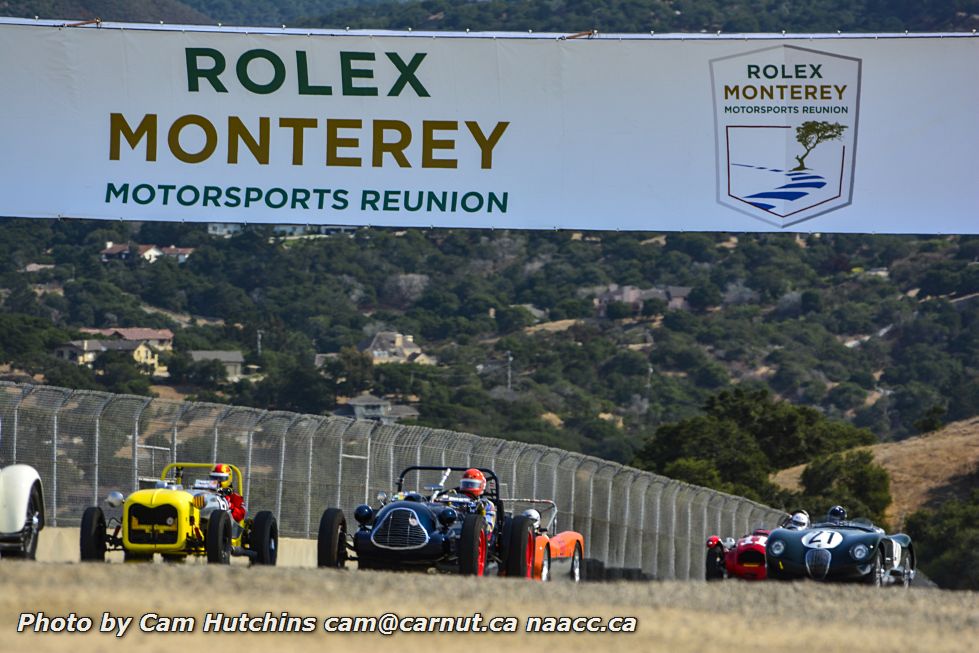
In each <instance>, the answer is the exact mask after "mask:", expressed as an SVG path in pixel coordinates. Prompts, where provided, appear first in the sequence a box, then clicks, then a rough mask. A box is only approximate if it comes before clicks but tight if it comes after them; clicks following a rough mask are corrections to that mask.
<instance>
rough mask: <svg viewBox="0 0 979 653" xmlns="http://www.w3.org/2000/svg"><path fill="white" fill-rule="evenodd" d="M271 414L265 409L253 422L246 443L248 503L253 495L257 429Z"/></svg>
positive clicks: (246, 501)
mask: <svg viewBox="0 0 979 653" xmlns="http://www.w3.org/2000/svg"><path fill="white" fill-rule="evenodd" d="M268 416H269V411H267V410H263V411H262V414H261V417H259V418H258V419H256V420H255V421H254V422H252V425H251V427H249V429H248V444H247V445H246V447H247V450H246V451H245V504H246V505H247V504H248V498H249V497H250V496H251V491H252V448H253V446H254V441H255V431H256V429H258V427H260V426H261V425H262V422H264V421H265V418H266V417H268Z"/></svg>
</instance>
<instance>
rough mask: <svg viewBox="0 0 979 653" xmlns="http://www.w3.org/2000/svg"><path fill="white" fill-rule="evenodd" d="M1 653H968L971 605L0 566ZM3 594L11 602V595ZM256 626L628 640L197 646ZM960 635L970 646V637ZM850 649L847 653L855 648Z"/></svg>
mask: <svg viewBox="0 0 979 653" xmlns="http://www.w3.org/2000/svg"><path fill="white" fill-rule="evenodd" d="M0 587H2V589H3V591H2V592H0V650H4V651H15V650H31V651H32V652H33V653H45V652H48V651H69V650H70V651H72V652H73V653H89V652H95V651H99V652H101V651H106V650H111V649H113V648H119V649H121V648H123V647H125V649H126V650H139V651H141V653H155V652H161V653H162V652H164V651H166V652H167V653H170V652H172V651H173V650H176V649H180V650H202V647H205V646H206V647H208V649H207V650H218V649H215V648H212V647H219V648H220V649H223V650H236V649H239V648H240V647H242V646H244V647H245V649H246V650H247V649H248V648H251V647H260V648H261V649H263V650H265V649H275V648H285V650H289V651H323V650H343V649H352V648H355V647H356V648H359V649H362V650H368V651H372V650H381V649H382V648H383V649H385V650H397V651H399V653H413V652H416V651H418V652H421V651H430V650H432V649H433V648H442V647H450V648H449V649H448V650H455V647H460V646H464V647H465V648H466V650H471V651H494V652H495V651H499V650H501V648H503V647H505V648H506V649H510V650H531V649H533V650H548V649H554V648H558V649H560V650H563V651H589V652H594V651H595V650H596V648H598V649H601V648H605V649H609V648H610V647H613V646H614V647H615V650H616V651H617V653H633V652H636V653H638V652H640V651H642V652H643V653H647V652H655V651H669V652H671V653H672V652H676V653H684V652H687V651H690V652H694V651H696V652H700V651H708V650H736V649H737V650H746V649H747V650H752V651H759V652H763V651H779V652H782V651H785V650H792V649H798V648H799V647H800V646H805V648H806V649H807V650H818V651H821V652H834V651H852V650H855V649H857V648H858V649H859V650H860V651H862V652H871V651H880V652H882V653H883V652H887V653H891V652H892V651H895V650H901V651H931V652H936V653H942V652H953V651H967V650H972V647H973V646H974V640H975V634H976V632H977V631H979V594H977V593H974V592H944V591H940V590H912V591H904V590H898V589H888V590H873V589H872V588H866V587H857V586H831V585H818V584H815V583H757V584H753V583H745V582H733V581H731V582H724V583H716V584H710V585H708V584H707V583H703V582H690V583H681V582H671V583H630V584H593V585H588V584H585V585H581V586H577V587H575V586H573V585H571V584H570V583H565V584H551V585H550V586H543V585H541V584H538V583H529V582H525V581H519V580H510V579H497V578H488V579H467V578H459V577H451V576H425V575H407V574H393V573H376V572H357V571H353V570H349V571H348V570H344V571H336V570H310V569H295V568H290V569H287V568H271V569H270V568H255V569H246V568H242V567H231V568H215V567H207V566H181V567H170V566H166V565H163V564H152V565H121V564H113V565H80V564H65V563H61V564H57V563H36V564H16V563H9V562H6V561H3V562H0ZM15 588H16V591H14V590H15ZM23 611H44V612H45V613H46V614H47V615H49V616H54V615H65V614H67V613H69V612H72V611H74V612H76V613H78V614H79V615H85V616H90V617H96V618H97V617H99V616H100V615H101V613H102V612H103V611H111V612H112V613H113V614H115V615H124V616H134V615H135V616H137V618H138V616H139V615H141V614H143V613H146V612H156V613H159V614H161V615H168V616H191V617H195V618H196V619H197V620H198V631H197V632H194V633H189V634H178V635H175V634H144V633H140V632H138V631H136V629H135V628H132V629H131V631H130V632H129V633H128V634H127V635H126V636H125V638H124V639H123V640H121V641H115V640H114V639H113V638H112V637H111V636H108V635H100V634H97V633H89V634H83V635H66V634H35V633H27V634H24V633H21V634H18V633H16V631H15V627H16V622H17V618H18V615H19V614H20V613H21V612H23ZM216 611H223V612H224V613H225V614H228V615H237V614H239V613H241V612H248V613H250V614H252V615H256V614H257V615H263V614H264V613H265V612H266V611H270V612H272V613H274V614H278V613H280V612H282V611H288V612H289V613H290V614H291V615H293V616H312V617H317V618H320V619H322V618H323V617H326V616H330V615H374V616H379V615H381V614H383V613H385V612H388V611H392V612H395V613H398V614H400V615H402V616H407V615H418V616H422V615H446V616H450V615H451V616H465V615H471V614H472V613H473V612H475V611H479V612H481V613H482V614H483V615H484V616H486V617H489V616H510V615H513V616H518V617H521V618H523V617H526V616H529V615H553V616H562V615H566V616H592V615H595V616H603V617H610V616H616V615H620V616H634V617H637V618H638V620H639V627H638V631H637V632H636V633H633V634H590V635H586V634H577V635H572V634H526V633H518V634H498V635H487V634H445V633H439V634H431V635H421V634H396V635H394V636H393V637H391V638H384V637H381V636H380V635H367V634H358V635H330V634H327V633H325V632H323V631H322V630H318V631H317V632H315V633H310V634H296V633H279V634H213V633H208V634H205V633H202V632H199V631H200V622H201V621H202V617H203V615H204V613H206V612H216ZM969 633H971V635H970V634H969ZM855 643H859V644H855Z"/></svg>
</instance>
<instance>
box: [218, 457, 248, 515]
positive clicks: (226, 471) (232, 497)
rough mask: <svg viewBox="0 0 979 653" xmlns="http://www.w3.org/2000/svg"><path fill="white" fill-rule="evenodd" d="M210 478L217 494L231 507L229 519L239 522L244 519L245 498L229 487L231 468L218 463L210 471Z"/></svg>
mask: <svg viewBox="0 0 979 653" xmlns="http://www.w3.org/2000/svg"><path fill="white" fill-rule="evenodd" d="M210 478H211V480H212V481H216V482H217V486H218V494H220V495H221V496H223V497H224V498H225V499H227V500H228V504H230V506H231V517H232V518H233V519H234V520H235V521H236V522H240V521H241V520H242V519H244V518H245V512H246V509H245V498H244V497H242V496H241V495H240V494H238V493H237V492H235V490H234V488H233V487H232V486H231V467H230V466H228V465H225V464H224V463H218V464H217V465H215V466H214V469H212V470H211V473H210Z"/></svg>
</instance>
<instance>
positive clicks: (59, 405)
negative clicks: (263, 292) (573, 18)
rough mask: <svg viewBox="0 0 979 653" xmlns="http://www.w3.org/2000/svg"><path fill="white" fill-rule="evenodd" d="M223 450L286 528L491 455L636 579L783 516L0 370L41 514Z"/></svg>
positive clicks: (566, 470)
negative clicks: (403, 475)
mask: <svg viewBox="0 0 979 653" xmlns="http://www.w3.org/2000/svg"><path fill="white" fill-rule="evenodd" d="M177 460H181V461H187V462H212V463H216V462H226V463H232V464H235V465H237V466H239V467H240V468H241V469H242V473H243V474H244V477H245V490H244V491H245V500H246V503H247V505H248V506H249V510H250V511H253V512H254V511H257V510H272V511H273V512H274V513H275V515H276V517H277V519H278V521H279V529H280V532H281V533H282V534H283V535H286V536H293V537H316V531H317V528H318V524H319V518H320V515H321V514H322V511H323V510H324V509H325V508H327V507H331V506H339V507H341V508H343V509H344V510H345V511H348V512H351V513H352V511H353V508H354V507H355V506H357V505H358V504H361V503H365V502H369V503H373V497H374V496H375V495H376V493H377V492H378V491H380V490H385V491H388V492H390V491H391V489H392V488H393V486H394V483H395V481H396V480H397V477H398V474H399V473H400V471H401V470H402V469H404V468H405V467H408V466H411V465H447V466H466V467H468V466H476V467H488V468H491V469H494V470H495V471H496V474H497V476H498V477H499V480H500V484H501V486H502V487H501V494H502V496H503V497H504V498H508V497H533V498H544V499H553V500H554V501H555V502H556V503H557V506H558V515H557V523H558V525H559V530H565V529H572V530H575V531H579V532H580V533H582V534H583V535H584V538H585V549H586V550H585V556H586V557H587V558H591V559H594V560H597V561H601V563H602V564H604V566H605V568H607V569H616V570H623V572H624V573H625V574H626V575H629V576H632V577H638V576H640V575H641V576H642V577H649V578H657V579H690V578H703V573H704V543H705V541H706V538H707V537H708V536H709V535H711V534H718V535H721V536H729V535H730V536H735V537H736V536H739V535H741V534H743V533H745V532H747V531H748V530H750V529H752V528H756V527H759V526H762V525H766V526H769V527H771V526H773V525H774V523H775V522H776V521H778V519H779V518H780V517H781V516H782V514H783V513H781V512H780V511H778V510H775V509H772V508H770V507H768V506H764V505H761V504H758V503H755V502H753V501H749V500H747V499H744V498H741V497H736V496H731V495H727V494H724V493H721V492H717V491H714V490H710V489H707V488H702V487H697V486H693V485H688V484H686V483H681V482H678V481H675V480H672V479H669V478H666V477H663V476H659V475H656V474H652V473H649V472H644V471H640V470H637V469H633V468H630V467H627V466H624V465H620V464H618V463H613V462H609V461H606V460H600V459H598V458H594V457H591V456H585V455H582V454H578V453H573V452H569V451H562V450H560V449H554V448H551V447H544V446H541V445H533V444H525V443H521V442H512V441H506V440H500V439H496V438H484V437H479V436H476V435H471V434H469V433H456V432H454V431H446V430H441V429H432V428H427V427H423V426H401V425H386V424H380V423H377V422H372V421H354V420H350V419H346V418H340V417H326V416H322V415H300V414H295V413H287V412H280V411H265V410H260V409H254V408H245V407H241V406H226V405H220V404H209V403H195V402H179V401H170V400H163V399H150V398H147V397H136V396H130V395H114V394H109V393H104V392H93V391H87V390H70V389H66V388H57V387H50V386H35V385H22V384H14V383H7V382H0V466H5V465H9V464H13V463H26V464H29V465H32V466H33V467H35V468H36V469H37V470H38V472H39V473H40V474H41V477H42V481H43V483H44V494H45V504H46V506H45V507H46V512H47V519H48V523H49V524H51V525H54V526H75V525H78V524H79V522H80V519H81V514H82V512H83V511H84V509H85V508H86V507H87V506H90V505H96V504H99V503H101V501H102V500H103V499H104V497H105V496H106V495H107V494H108V493H109V492H111V491H113V490H119V491H122V492H123V493H127V492H129V491H132V490H134V489H136V488H137V487H139V484H140V481H141V479H155V478H158V477H159V475H160V473H161V472H162V469H163V467H164V466H165V465H167V464H168V463H170V462H171V461H177Z"/></svg>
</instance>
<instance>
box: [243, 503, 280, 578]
mask: <svg viewBox="0 0 979 653" xmlns="http://www.w3.org/2000/svg"><path fill="white" fill-rule="evenodd" d="M249 544H250V546H251V549H252V551H254V552H255V553H256V554H257V555H256V556H255V557H253V558H252V564H256V565H268V566H270V567H274V566H275V562H276V560H278V557H279V525H278V523H276V521H275V515H273V514H272V513H271V512H269V511H268V510H263V511H261V512H260V513H258V514H257V515H255V521H253V522H252V529H251V534H250V535H249Z"/></svg>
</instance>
